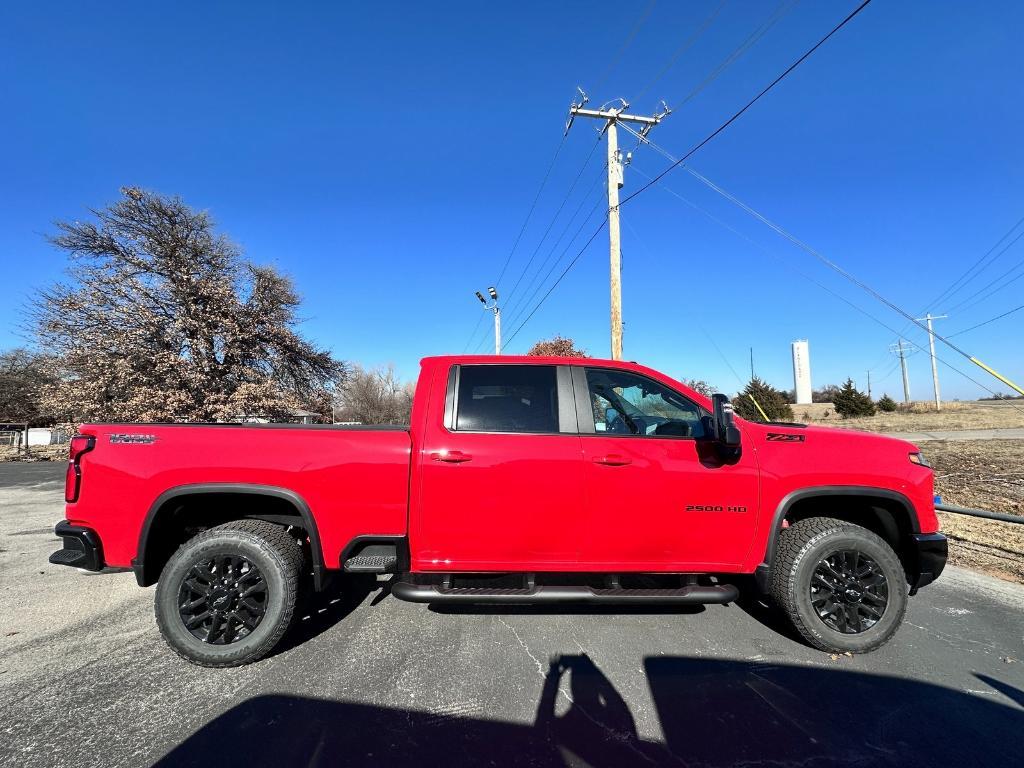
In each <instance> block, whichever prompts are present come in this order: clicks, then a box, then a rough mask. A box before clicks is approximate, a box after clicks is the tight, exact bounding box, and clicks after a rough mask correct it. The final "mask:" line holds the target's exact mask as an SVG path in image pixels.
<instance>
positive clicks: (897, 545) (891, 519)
mask: <svg viewBox="0 0 1024 768" xmlns="http://www.w3.org/2000/svg"><path fill="white" fill-rule="evenodd" d="M810 517H831V518H835V519H837V520H843V521H845V522H848V523H853V524H854V525H859V526H861V527H863V528H867V529H868V530H869V531H871V532H873V533H875V534H877V535H878V536H880V537H881V538H882V539H883V540H884V541H885V542H886V543H887V544H888V545H889V546H890V547H892V548H893V551H894V552H895V553H896V554H897V556H898V557H899V558H900V562H901V563H903V568H904V570H905V571H906V572H907V574H908V576H909V574H910V573H911V571H912V570H913V568H914V566H915V560H914V552H913V549H912V548H911V534H912V533H913V531H914V528H913V518H912V517H911V512H910V511H909V510H908V509H907V508H906V506H905V505H904V504H902V503H901V502H899V501H897V500H896V499H891V498H885V497H880V496H828V495H825V496H810V497H807V498H803V499H798V500H797V501H795V502H794V503H793V504H792V505H790V507H789V508H788V509H787V510H786V514H785V516H784V517H783V520H784V521H785V522H784V523H783V522H781V521H780V525H784V524H785V523H789V524H792V523H796V522H799V521H800V520H806V519H807V518H810ZM775 533H776V535H777V531H776V532H775Z"/></svg>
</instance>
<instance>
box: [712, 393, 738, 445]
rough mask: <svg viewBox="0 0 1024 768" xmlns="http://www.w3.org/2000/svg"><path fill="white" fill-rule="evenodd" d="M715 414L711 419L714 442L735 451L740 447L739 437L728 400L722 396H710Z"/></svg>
mask: <svg viewBox="0 0 1024 768" xmlns="http://www.w3.org/2000/svg"><path fill="white" fill-rule="evenodd" d="M711 401H712V403H714V406H715V412H714V416H713V417H712V419H713V421H714V429H715V432H714V434H715V440H717V441H718V442H719V444H720V445H722V446H723V447H725V448H730V449H734V450H737V449H739V447H740V442H741V436H740V430H739V427H737V426H736V423H735V421H733V416H734V412H733V410H732V406H731V405H729V398H728V397H726V396H725V395H723V394H717V395H712V396H711Z"/></svg>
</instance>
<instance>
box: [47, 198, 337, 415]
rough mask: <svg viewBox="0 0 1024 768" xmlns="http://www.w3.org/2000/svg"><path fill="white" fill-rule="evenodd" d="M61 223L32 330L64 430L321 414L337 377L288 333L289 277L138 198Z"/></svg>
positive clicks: (331, 362)
mask: <svg viewBox="0 0 1024 768" xmlns="http://www.w3.org/2000/svg"><path fill="white" fill-rule="evenodd" d="M121 192H122V196H121V198H120V199H119V200H118V201H117V202H115V203H113V204H112V205H110V206H108V207H106V208H104V209H102V210H94V211H92V212H91V213H92V214H93V217H94V220H90V221H62V222H58V224H57V229H58V232H57V234H55V235H54V236H52V237H51V238H50V241H51V242H52V243H53V244H54V245H55V246H56V247H57V248H60V249H61V250H64V251H66V252H67V253H68V255H69V257H70V260H71V265H70V268H69V276H70V278H71V280H70V281H68V282H62V283H58V284H56V285H53V286H51V287H49V288H47V289H44V290H42V291H40V292H39V294H38V296H37V297H36V300H35V304H34V307H33V308H32V309H31V310H30V311H29V324H30V328H31V330H32V331H33V332H34V334H35V339H36V343H37V345H38V346H39V348H40V349H45V350H47V351H48V352H49V353H51V355H52V356H51V357H50V358H49V360H50V364H49V366H48V373H49V374H50V375H51V377H52V380H51V381H50V382H49V383H47V384H45V385H44V386H43V387H42V389H41V392H40V398H41V401H42V403H43V405H44V407H46V408H47V409H48V410H50V411H51V412H55V413H57V412H59V413H61V414H63V419H64V420H67V421H78V422H81V421H101V420H102V421H154V422H181V421H231V420H236V419H239V418H247V417H263V418H270V419H283V418H287V417H288V414H289V412H290V411H291V410H293V409H297V408H302V409H307V410H310V411H314V412H317V413H324V412H325V411H326V412H327V413H329V412H330V402H331V398H332V394H333V388H334V386H335V384H336V383H337V382H338V381H339V380H342V379H343V378H344V375H345V366H344V364H343V363H342V362H340V361H338V360H336V359H334V357H333V356H332V355H331V354H330V352H328V351H327V350H324V349H320V348H318V347H317V346H315V345H314V344H313V343H311V342H310V341H308V340H306V339H305V338H303V337H302V336H301V335H300V333H299V332H298V330H297V325H298V317H297V315H296V310H297V308H298V306H299V303H300V299H299V296H298V293H297V292H296V290H295V287H294V286H293V285H292V282H291V280H289V279H288V278H287V277H285V276H283V275H281V274H279V273H278V272H277V271H276V270H275V269H273V268H272V267H266V266H257V265H255V264H252V263H251V262H248V261H246V260H244V259H243V258H242V255H241V252H240V250H239V248H238V247H237V246H236V245H235V244H233V243H232V242H231V241H230V240H228V238H227V237H225V236H224V235H223V234H219V233H218V232H217V231H216V230H215V228H214V222H213V221H212V219H211V218H210V216H209V214H207V213H206V212H204V211H196V210H193V209H192V208H190V207H188V206H187V205H186V204H185V203H184V202H182V200H180V199H179V198H177V197H167V196H163V195H159V194H155V193H152V192H147V191H144V190H142V189H138V188H135V187H129V188H124V189H122V190H121Z"/></svg>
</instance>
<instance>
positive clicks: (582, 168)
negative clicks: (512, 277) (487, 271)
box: [505, 134, 601, 302]
mask: <svg viewBox="0 0 1024 768" xmlns="http://www.w3.org/2000/svg"><path fill="white" fill-rule="evenodd" d="M600 143H601V134H598V135H597V139H596V140H595V141H594V144H593V146H592V147H591V148H590V152H588V153H587V156H586V158H585V159H584V161H583V165H582V166H580V170H579V172H578V173H577V174H576V177H575V178H574V179H573V180H572V184H570V185H569V191H568V192H566V193H565V197H563V198H562V202H561V203H560V204H559V206H558V209H557V210H556V211H555V215H554V216H552V217H551V221H550V222H549V223H548V226H547V229H545V230H544V234H543V235H541V238H540V241H539V242H538V243H537V247H536V248H534V249H533V253H531V254H530V258H529V260H528V261H527V262H526V266H525V267H523V271H522V272H521V273H520V274H519V278H518V279H517V280H516V282H515V285H513V286H512V290H511V291H509V292H508V293H507V294H506V295H505V301H506V302H509V301H511V300H512V298H513V297H514V296H515V293H516V290H517V289H518V288H519V285H520V283H522V281H523V278H524V277H525V276H526V273H527V272H529V271H530V267H531V266H532V265H533V260H534V259H536V258H537V254H538V253H539V252H540V249H541V247H542V246H543V245H544V241H545V240H547V238H548V235H549V234H551V229H552V227H554V226H555V222H556V221H557V220H558V217H559V216H560V215H561V213H562V210H563V209H564V208H565V204H566V203H567V202H569V198H570V197H571V196H572V193H573V190H575V189H576V185H577V184H579V181H580V178H581V177H582V176H583V172H584V171H585V170H587V166H588V165H589V164H590V159H591V158H592V157H593V156H594V152H596V151H597V147H598V145H599V144H600Z"/></svg>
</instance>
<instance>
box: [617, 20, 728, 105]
mask: <svg viewBox="0 0 1024 768" xmlns="http://www.w3.org/2000/svg"><path fill="white" fill-rule="evenodd" d="M726 1H727V0H721V2H720V3H719V4H718V7H717V8H715V10H713V11H712V12H711V15H709V16H708V17H707V18H706V19H704V21H703V22H701V24H700V26H699V27H697V31H696V32H694V33H693V34H692V35H690V36H689V37H688V38H687V39H686V40H685V41H684V42H683V44H682V45H680V46H679V47H678V48H677V49H676V50H675V51H674V52H673V54H672V55H671V56H670V57H669V60H668V63H667V64H665V66H664V67H662V68H661V70H660V71H659V72H658V74H656V75H655V76H654V78H653V79H652V80H650V81H649V82H648V83H647V85H645V86H644V87H643V88H641V89H640V92H639V93H637V95H636V96H634V97H633V101H639V100H640V99H641V98H642V97H643V95H644V94H645V93H647V91H649V90H650V89H651V88H652V87H653V86H654V84H655V83H657V82H658V81H659V80H661V78H663V77H664V76H665V75H666V74H668V72H669V70H670V69H672V67H674V66H675V65H676V64H677V63H678V62H679V59H680V58H681V57H682V55H683V54H684V53H686V52H687V51H688V50H690V49H691V48H692V47H693V46H694V45H695V44H696V42H697V41H698V40H699V39H700V38H701V37H702V36H703V35H704V33H705V32H707V30H708V27H710V26H711V25H712V23H714V21H715V19H716V18H718V14H720V13H721V12H722V9H723V8H725V3H726Z"/></svg>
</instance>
